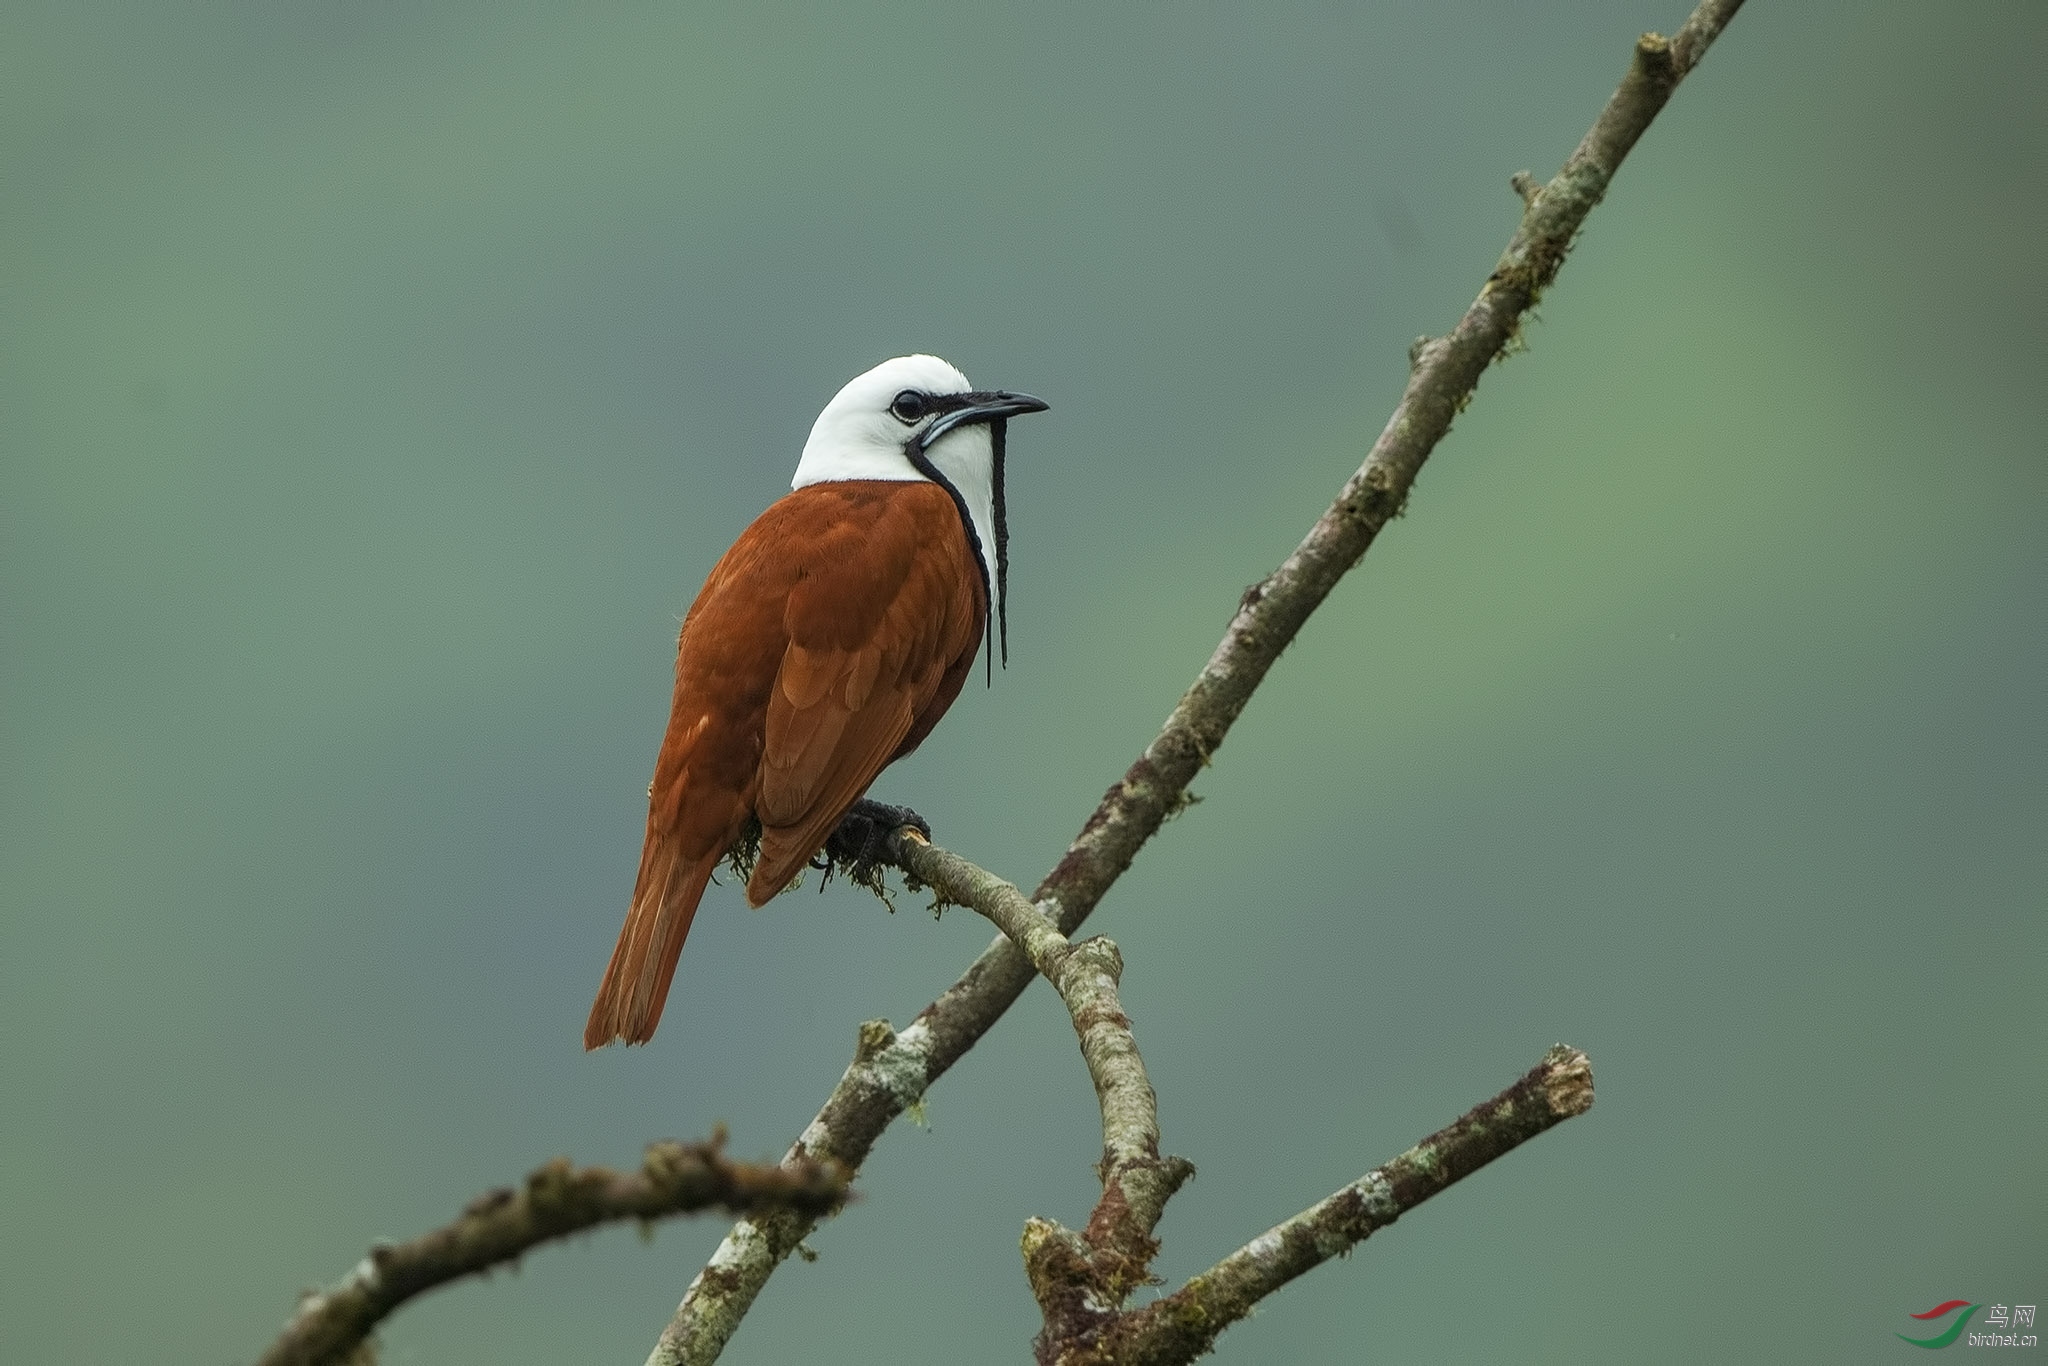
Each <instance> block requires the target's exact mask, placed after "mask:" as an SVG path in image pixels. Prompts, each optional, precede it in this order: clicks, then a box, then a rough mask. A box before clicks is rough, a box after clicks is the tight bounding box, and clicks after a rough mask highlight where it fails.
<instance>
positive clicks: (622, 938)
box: [583, 839, 718, 1048]
mask: <svg viewBox="0 0 2048 1366" xmlns="http://www.w3.org/2000/svg"><path fill="white" fill-rule="evenodd" d="M717 866H718V855H717V854H715V853H714V854H710V855H707V856H704V857H702V858H699V859H696V860H694V861H691V860H688V859H686V858H685V857H684V855H683V852H682V849H681V848H680V846H679V844H678V842H677V841H675V840H674V839H661V840H658V841H655V840H651V841H650V842H649V847H648V849H647V850H646V853H645V855H644V856H643V857H642V859H641V861H640V878H639V883H638V885H637V886H635V887H634V889H633V908H632V909H631V910H630V911H628V912H627V913H626V924H625V928H623V929H621V930H620V931H619V942H618V945H617V947H615V948H613V950H612V961H611V963H610V965H609V966H607V967H606V968H605V970H604V982H603V983H602V984H601V985H600V986H599V987H598V989H597V1001H596V1003H595V1004H593V1005H592V1006H591V1007H590V1021H589V1023H587V1024H585V1025H584V1026H583V1046H584V1047H585V1048H602V1047H604V1046H605V1045H606V1044H608V1043H611V1042H612V1041H614V1040H619V1039H622V1040H624V1041H625V1042H627V1043H629V1044H633V1043H646V1042H647V1041H648V1040H649V1039H651V1038H653V1037H654V1027H655V1026H656V1025H657V1024H659V1023H661V1008H662V1006H663V1005H665V1004H666V1003H667V1002H668V988H669V983H670V982H671V981H672V980H673V979H674V977H675V975H676V960H677V959H678V958H680V957H681V956H682V952H683V940H684V939H685V938H687V937H688V936H689V933H690V921H691V920H692V919H693V918H695V916H696V914H697V902H698V901H699V900H700V899H702V897H703V895H704V887H705V884H706V883H708V882H709V881H710V880H711V870H712V869H713V868H715V867H717Z"/></svg>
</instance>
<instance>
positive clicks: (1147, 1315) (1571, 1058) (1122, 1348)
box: [1040, 1044, 1593, 1366]
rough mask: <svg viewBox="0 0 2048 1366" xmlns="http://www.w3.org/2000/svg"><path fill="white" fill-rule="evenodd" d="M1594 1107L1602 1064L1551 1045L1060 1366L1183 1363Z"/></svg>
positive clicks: (1109, 1325) (1117, 1320)
mask: <svg viewBox="0 0 2048 1366" xmlns="http://www.w3.org/2000/svg"><path fill="white" fill-rule="evenodd" d="M1592 1108H1593V1067H1592V1064H1591V1063H1590V1062H1588V1061H1587V1060H1586V1055H1585V1054H1584V1053H1581V1052H1579V1051H1578V1050H1577V1049H1576V1048H1568V1047H1566V1046H1565V1045H1563V1044H1559V1045H1557V1046H1556V1047H1554V1048H1552V1049H1551V1050H1550V1052H1549V1053H1548V1054H1546V1055H1545V1056H1544V1059H1543V1061H1542V1062H1540V1063H1538V1064H1537V1065H1536V1066H1535V1067H1534V1068H1533V1069H1531V1070H1530V1071H1529V1072H1528V1074H1527V1075H1525V1076H1524V1077H1523V1078H1522V1079H1521V1080H1520V1081H1518V1082H1516V1083H1515V1084H1514V1085H1513V1086H1510V1087H1509V1088H1508V1089H1507V1090H1505V1091H1503V1092H1501V1093H1500V1094H1499V1095H1497V1096H1495V1097H1494V1098H1493V1099H1492V1100H1489V1101H1487V1102H1486V1103H1485V1104H1484V1105H1480V1106H1476V1107H1475V1108H1473V1109H1472V1110H1470V1111H1468V1112H1467V1113H1466V1114H1464V1115H1463V1116H1461V1117H1460V1118H1459V1119H1458V1120H1456V1121H1455V1122H1453V1123H1451V1124H1449V1125H1447V1126H1445V1127H1444V1128H1442V1129H1439V1130H1437V1132H1435V1133H1433V1134H1431V1135H1430V1136H1429V1137H1428V1138H1425V1139H1423V1140H1422V1141H1421V1142H1420V1143H1418V1144H1416V1145H1415V1146H1414V1147H1412V1148H1410V1149H1409V1150H1408V1151H1407V1152H1404V1153H1402V1154H1401V1155H1400V1156H1399V1157H1397V1158H1395V1159H1394V1160H1393V1161H1391V1162H1389V1163H1387V1164H1386V1165H1384V1166H1380V1167H1375V1168H1373V1169H1372V1170H1371V1171H1369V1172H1367V1173H1366V1174H1365V1175H1364V1176H1361V1177H1359V1178H1358V1179H1357V1180H1356V1181H1353V1182H1352V1183H1351V1184H1350V1185H1348V1186H1345V1187H1344V1188H1342V1189H1341V1190H1339V1191H1337V1192H1336V1193H1335V1194H1333V1195H1331V1196H1329V1197H1328V1198H1327V1199H1324V1200H1321V1201H1319V1202H1317V1203H1316V1204H1314V1205H1311V1206H1310V1207H1309V1208H1307V1209H1305V1210H1303V1211H1302V1212H1301V1213H1299V1214H1297V1215H1295V1216H1294V1217H1293V1218H1292V1219H1289V1220H1287V1221H1286V1222H1285V1223H1282V1224H1280V1225H1278V1226H1277V1227H1275V1228H1270V1229H1268V1230H1266V1231H1265V1232H1264V1233H1262V1234H1260V1235H1259V1236H1258V1237H1256V1238H1254V1239H1252V1240H1251V1241H1250V1242H1249V1243H1246V1244H1245V1245H1244V1246H1243V1247H1241V1248H1239V1249H1238V1250H1237V1251H1235V1252H1233V1253H1231V1254H1230V1255H1229V1256H1228V1257H1225V1258H1224V1259H1223V1260H1222V1261H1220V1262H1218V1263H1217V1264H1216V1265H1215V1266H1212V1267H1210V1268H1209V1269H1208V1270H1207V1271H1204V1272H1202V1273H1201V1274H1200V1275H1197V1276H1193V1277H1190V1278H1189V1279H1188V1283H1187V1284H1186V1285H1184V1286H1182V1287H1181V1288H1180V1289H1178V1290H1176V1291H1174V1292H1173V1293H1172V1294H1171V1295H1167V1296H1164V1297H1163V1298H1161V1299H1157V1300H1154V1301H1153V1302H1152V1303H1150V1304H1147V1305H1144V1306H1142V1307H1140V1308H1137V1309H1133V1310H1130V1311H1128V1312H1126V1313H1123V1314H1117V1315H1113V1316H1110V1317H1109V1318H1108V1319H1106V1320H1105V1322H1104V1323H1103V1325H1102V1327H1101V1329H1100V1331H1099V1332H1097V1333H1096V1334H1095V1335H1094V1336H1093V1337H1091V1338H1089V1339H1086V1340H1079V1341H1075V1342H1072V1343H1070V1344H1067V1350H1065V1351H1064V1352H1061V1353H1059V1354H1057V1355H1051V1356H1047V1355H1044V1354H1041V1357H1040V1359H1041V1360H1042V1361H1046V1362H1051V1363H1058V1366H1081V1363H1084V1362H1090V1363H1108V1362H1114V1363H1117V1366H1183V1363H1186V1362H1190V1361H1193V1360H1194V1359H1195V1358H1196V1357H1199V1356H1201V1355H1203V1354H1204V1353H1205V1352H1207V1351H1209V1349H1210V1348H1211V1347H1213V1346H1214V1345H1215V1342H1216V1337H1217V1335H1218V1334H1219V1333H1221V1332H1222V1331H1223V1330H1224V1329H1226V1328H1228V1327H1229V1326H1230V1325H1231V1324H1233V1323H1236V1322H1237V1321H1238V1320H1240V1319H1242V1318H1244V1317H1245V1316H1246V1315H1247V1314H1249V1313H1251V1311H1252V1306H1254V1305H1255V1304H1257V1303H1258V1302H1259V1301H1260V1300H1261V1299H1264V1298H1265V1297H1266V1296H1267V1295H1270V1294H1272V1293H1273V1292H1274V1291H1275V1290H1278V1289H1279V1288H1280V1287H1281V1286H1283V1285H1285V1284H1287V1282H1289V1281H1291V1280H1293V1279H1294V1278H1295V1277H1296V1276H1299V1275H1301V1274H1302V1273H1303V1272H1304V1271H1308V1270H1311V1269H1313V1268H1315V1267H1317V1266H1320V1265H1321V1264H1322V1263H1324V1262H1326V1261H1328V1260H1329V1259H1330V1258H1332V1257H1337V1256H1341V1255H1343V1254H1344V1253H1347V1252H1349V1251H1350V1250H1351V1249H1352V1248H1354V1247H1356V1246H1357V1245H1358V1244H1359V1243H1361V1242H1364V1241H1365V1240H1366V1239H1367V1238H1369V1237H1371V1236H1372V1235H1373V1234H1374V1233H1375V1232H1377V1231H1378V1230H1380V1229H1383V1228H1385V1227H1386V1226H1387V1225H1388V1224H1391V1223H1393V1222H1394V1221H1395V1220H1396V1219H1398V1218H1400V1217H1401V1216H1402V1215H1403V1214H1406V1213H1407V1212H1408V1211H1409V1210H1411V1209H1414V1208H1415V1207H1416V1206H1417V1205H1419V1204H1421V1203H1422V1202H1423V1201H1425V1200H1427V1199H1429V1197H1430V1196H1432V1195H1435V1194H1436V1193H1437V1192H1439V1191H1441V1190H1444V1189H1445V1188H1447V1187H1449V1186H1451V1185H1452V1184H1454V1183H1456V1182H1458V1181H1461V1180H1463V1179H1464V1178H1465V1177H1467V1176H1470V1175H1471V1174H1472V1173H1473V1172H1475V1171H1478V1170H1479V1169H1480V1168H1481V1167H1483V1166H1485V1165H1486V1164H1487V1163H1489V1162H1491V1161H1493V1160H1494V1159H1495V1158H1497V1157H1501V1156H1504V1155H1505V1154H1507V1153H1508V1152H1511V1151H1512V1150H1514V1149H1515V1148H1518V1147H1520V1146H1521V1145H1522V1144H1524V1143H1527V1142H1528V1141H1529V1140H1530V1139H1532V1138H1534V1137H1536V1135H1538V1134H1540V1133H1542V1132H1543V1131H1544V1130H1546V1129H1549V1128H1551V1127H1552V1126H1554V1125H1557V1124H1561V1123H1563V1122H1564V1121H1565V1120H1567V1119H1570V1118H1572V1117H1573V1116H1575V1115H1582V1114H1584V1113H1586V1111H1588V1110H1590V1109H1592Z"/></svg>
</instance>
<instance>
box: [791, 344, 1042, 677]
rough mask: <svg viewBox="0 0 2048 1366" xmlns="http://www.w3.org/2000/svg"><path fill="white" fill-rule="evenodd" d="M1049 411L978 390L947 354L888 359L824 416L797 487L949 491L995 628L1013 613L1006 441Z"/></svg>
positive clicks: (850, 386)
mask: <svg viewBox="0 0 2048 1366" xmlns="http://www.w3.org/2000/svg"><path fill="white" fill-rule="evenodd" d="M1045 407H1046V405H1045V404H1044V403H1042V402H1040V401H1039V400H1038V399H1035V398H1032V397H1031V396H1030V395H1029V394H1012V393H1006V392H1003V391H1001V390H988V391H978V390H976V389H975V388H974V387H973V386H972V385H970V384H969V383H968V382H967V376H965V375H963V374H961V373H960V372H959V371H958V370H956V369H954V368H953V367H952V366H950V365H948V364H946V362H944V361H942V360H940V359H939V358H938V357H937V356H898V357H896V358H895V359H894V360H885V361H883V362H882V363H881V364H880V365H877V366H876V367H875V368H874V369H872V370H870V371H868V372H867V373H866V374H864V375H858V376H856V377H854V378H853V379H851V380H849V381H848V382H847V384H846V387H845V388H843V389H841V390H840V391H839V392H838V393H836V394H834V395H833V396H832V401H831V402H830V403H828V404H826V405H825V411H824V412H822V413H819V414H818V420H817V421H816V422H814V423H812V424H811V436H810V440H808V441H806V442H804V453H803V458H802V459H801V460H799V461H797V466H796V475H795V477H794V478H792V479H791V480H790V481H789V486H790V487H791V488H793V489H800V488H803V487H804V486H805V485H807V484H824V483H832V482H835V481H838V480H843V479H881V480H891V481H897V482H908V481H911V480H925V481H928V482H931V483H935V484H938V485H939V486H940V487H942V488H944V489H945V490H946V491H947V492H948V493H950V494H952V496H953V502H954V504H955V506H957V507H958V508H959V509H960V515H961V520H962V522H963V523H964V525H965V527H966V529H967V532H968V539H969V540H970V541H972V542H973V544H974V549H975V552H976V553H977V554H978V555H979V556H980V557H981V570H982V583H983V585H984V587H986V588H988V589H989V590H990V592H989V595H988V596H989V600H990V601H991V602H992V604H993V605H994V608H995V610H994V611H993V612H991V613H990V615H991V616H992V617H994V618H996V621H995V622H992V623H991V624H992V625H995V624H998V623H1000V622H1001V621H1002V618H1003V617H1004V616H1005V615H1006V613H1005V612H1004V603H1003V590H1004V588H1005V586H1006V585H1005V582H1004V581H1005V580H1006V579H1007V578H1008V577H1009V575H1008V572H1007V571H1008V569H1009V555H1008V542H1009V529H1008V527H1007V526H1005V525H1004V517H1003V437H1004V436H1005V434H1006V431H1007V423H1008V420H1009V419H1010V418H1013V417H1016V416H1018V415H1020V414H1022V413H1037V412H1043V411H1045ZM1005 654H1007V649H1006V650H1005Z"/></svg>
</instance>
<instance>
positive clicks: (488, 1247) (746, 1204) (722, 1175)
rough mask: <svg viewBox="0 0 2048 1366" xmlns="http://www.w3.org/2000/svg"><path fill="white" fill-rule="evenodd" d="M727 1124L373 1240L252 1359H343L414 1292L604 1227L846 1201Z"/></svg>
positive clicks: (494, 1194) (835, 1172)
mask: <svg viewBox="0 0 2048 1366" xmlns="http://www.w3.org/2000/svg"><path fill="white" fill-rule="evenodd" d="M724 1144H725V1134H724V1133H723V1131H720V1132H719V1133H718V1134H716V1135H714V1136H713V1138H712V1139H711V1140H710V1141H709V1142H708V1143H677V1142H674V1141H665V1142H661V1143H655V1144H652V1145H650V1146H649V1147H648V1149H647V1155H646V1158H645V1160H644V1161H643V1162H642V1163H641V1166H640V1170H638V1171H635V1172H615V1171H611V1170H608V1169H606V1168H604V1167H584V1168H582V1169H580V1170H579V1169H578V1168H576V1167H575V1166H573V1165H571V1163H570V1162H569V1159H568V1158H566V1157H558V1158H556V1159H555V1160H554V1161H552V1162H549V1163H548V1164H546V1165H545V1166H543V1167H540V1168H537V1169H536V1170H535V1171H534V1172H533V1173H532V1174H530V1175H529V1176H528V1177H527V1178H526V1180H525V1182H524V1183H522V1184H521V1185H520V1186H518V1187H517V1188H513V1187H500V1188H499V1189H497V1190H493V1191H487V1192H485V1193H484V1194H483V1195H480V1196H478V1197H477V1198H476V1199H474V1200H472V1201H470V1202H469V1204H468V1205H467V1206H466V1207H465V1208H464V1209H463V1211H462V1213H461V1214H459V1215H457V1216H456V1217H455V1219H454V1221H453V1222H451V1223H449V1224H447V1225H444V1226H443V1227H441V1228H437V1229H435V1230H434V1231H433V1232H431V1233H426V1234H422V1235H421V1236H419V1237H417V1238H414V1239H412V1240H410V1241H409V1242H403V1243H378V1244H376V1245H374V1246H373V1247H371V1249H370V1253H369V1255H368V1256H367V1257H365V1258H363V1260H362V1261H361V1262H359V1263H357V1264H356V1267H355V1269H354V1270H352V1271H350V1272H349V1273H348V1275H346V1276H344V1277H342V1278H341V1280H340V1281H339V1282H337V1283H336V1284H335V1285H333V1286H330V1287H329V1288H328V1289H326V1290H320V1291H311V1292H308V1293H307V1295H306V1296H305V1298H304V1299H303V1300H302V1301H301V1302H300V1304H299V1308H298V1312H297V1313H295V1314H293V1316H292V1319H291V1322H290V1323H288V1324H286V1325H285V1329H284V1332H283V1333H282V1334H280V1335H279V1336H278V1338H277V1340H276V1341H275V1342H273V1343H272V1344H271V1345H270V1349H269V1350H268V1351H266V1352H265V1353H264V1354H263V1355H262V1356H261V1357H260V1358H258V1361H257V1366H329V1364H330V1363H333V1364H334V1366H340V1363H345V1362H350V1361H351V1360H353V1359H357V1358H355V1354H356V1353H358V1351H359V1350H360V1349H361V1347H362V1345H363V1343H364V1341H365V1340H366V1339H367V1338H368V1337H369V1335H370V1331H371V1330H372V1329H373V1328H375V1327H376V1326H377V1324H378V1323H379V1322H380V1321H381V1320H382V1319H384V1318H385V1316H387V1315H388V1314H390V1313H391V1311H392V1310H394V1309H396V1308H398V1306H399V1305H401V1304H403V1303H405V1302H406V1301H407V1300H409V1299H411V1298H412V1297H413V1296H415V1295H418V1294H421V1293H423V1292H425V1291H428V1290H432V1289H433V1288H435V1287H436V1286H440V1285H445V1284H447V1283H448V1282H449V1281H453V1280H458V1279H460V1278H462V1277H464V1276H474V1275H477V1274H480V1273H483V1272H487V1271H489V1270H491V1269H492V1268H493V1267H497V1266H503V1265H505V1264H506V1263H509V1262H516V1261H517V1260H518V1259H519V1258H520V1257H522V1256H524V1255H525V1254H526V1253H527V1252H528V1251H530V1250H531V1249H533V1248H535V1247H538V1246H539V1245H541V1244H542V1243H546V1242H551V1241H554V1240H557V1239H561V1238H566V1237H569V1236H570V1235H571V1234H575V1233H581V1232H583V1231H584V1230H585V1229H589V1228H594V1227H596V1226H597V1225H599V1224H606V1223H616V1222H619V1221H622V1220H627V1219H631V1220H637V1221H639V1222H641V1223H643V1224H645V1223H649V1222H651V1221H653V1220H656V1219H665V1218H667V1217H669V1216H670V1215H675V1214H689V1213H693V1212H696V1211H699V1210H707V1209H713V1208H718V1209H725V1210H730V1211H732V1212H734V1213H742V1212H745V1211H748V1210H764V1209H790V1210H799V1211H802V1212H803V1214H804V1215H805V1216H807V1217H811V1218H816V1217H817V1216H819V1215H822V1214H825V1213H828V1212H830V1211H831V1210H834V1209H836V1208H838V1206H839V1205H840V1204H841V1203H842V1202H843V1201H844V1200H845V1198H846V1182H847V1174H846V1172H845V1171H843V1170H841V1169H839V1168H837V1167H833V1166H830V1165H829V1164H824V1163H816V1162H810V1163H785V1164H783V1165H781V1166H774V1165H769V1164H765V1163H752V1162H730V1161H727V1160H726V1158H725V1155H724V1152H723V1148H724Z"/></svg>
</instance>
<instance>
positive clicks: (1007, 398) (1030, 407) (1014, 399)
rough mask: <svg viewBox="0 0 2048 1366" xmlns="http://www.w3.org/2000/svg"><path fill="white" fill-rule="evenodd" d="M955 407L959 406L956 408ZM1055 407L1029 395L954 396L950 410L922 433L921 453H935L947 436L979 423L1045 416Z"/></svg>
mask: <svg viewBox="0 0 2048 1366" xmlns="http://www.w3.org/2000/svg"><path fill="white" fill-rule="evenodd" d="M954 404H958V405H959V406H957V407H955V406H953V405H954ZM1051 406H1052V405H1051V404H1049V403H1047V402H1046V401H1045V400H1044V399H1042V398H1033V397H1031V395H1029V394H1012V393H1009V392H1007V391H1006V390H1001V389H997V390H994V391H991V392H983V393H971V394H951V395H948V396H947V406H946V408H945V411H943V412H941V413H940V414H939V415H938V416H937V417H936V418H934V419H932V424H931V425H930V426H929V427H926V428H925V429H924V430H923V431H922V432H920V433H918V437H917V444H918V446H919V447H920V448H921V449H925V450H929V449H931V446H932V443H934V442H936V441H937V440H938V439H939V438H940V437H942V436H944V435H945V434H946V433H947V432H950V431H955V430H957V429H959V428H961V427H969V426H972V425H974V424H975V423H977V422H1004V421H1007V420H1009V419H1010V418H1013V417H1018V416H1020V415H1022V414H1024V413H1042V412H1044V411H1045V410H1046V409H1047V408H1049V407H1051Z"/></svg>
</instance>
